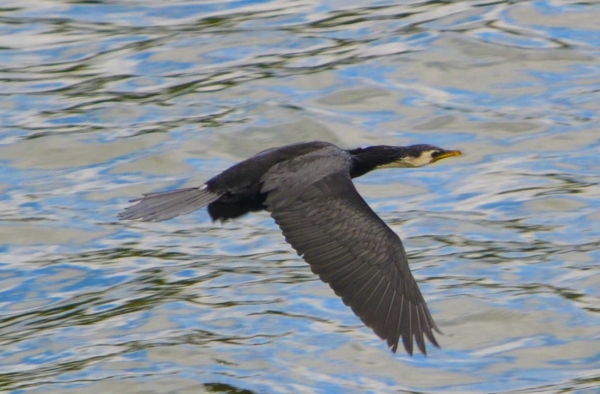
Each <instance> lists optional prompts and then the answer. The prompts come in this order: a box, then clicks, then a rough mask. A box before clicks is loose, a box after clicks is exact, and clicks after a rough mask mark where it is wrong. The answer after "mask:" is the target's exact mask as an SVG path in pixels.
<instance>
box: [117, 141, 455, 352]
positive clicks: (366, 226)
mask: <svg viewBox="0 0 600 394" xmlns="http://www.w3.org/2000/svg"><path fill="white" fill-rule="evenodd" d="M458 155H460V152H458V151H446V150H443V149H440V148H437V147H434V146H431V145H413V146H408V147H392V146H372V147H367V148H358V149H351V150H343V149H340V148H338V147H336V146H335V145H332V144H330V143H327V142H320V141H313V142H307V143H300V144H293V145H286V146H282V147H279V148H272V149H268V150H265V151H263V152H260V153H258V154H257V155H255V156H253V157H251V158H249V159H247V160H244V161H242V162H240V163H238V164H236V165H234V166H232V167H230V168H229V169H227V170H225V171H223V172H222V173H221V174H219V175H217V176H215V177H214V178H212V179H210V180H209V181H208V182H206V183H205V184H204V185H203V186H201V187H196V188H188V189H180V190H174V191H168V192H159V193H151V194H146V195H144V197H142V198H140V199H137V200H133V201H136V202H137V204H135V205H133V206H131V207H128V208H126V209H125V211H124V212H122V213H121V214H120V215H119V216H120V218H121V219H141V220H143V221H161V220H167V219H170V218H173V217H175V216H178V215H183V214H186V213H190V212H192V211H195V210H197V209H200V208H202V207H204V206H207V205H208V213H209V214H210V216H211V218H212V219H213V220H221V221H223V220H227V219H234V218H237V217H239V216H242V215H244V214H246V213H248V212H250V211H259V210H262V209H266V210H268V211H269V212H271V216H272V217H273V218H274V219H275V222H276V223H277V224H278V225H279V227H280V228H281V231H282V232H283V235H284V236H285V239H286V240H287V241H288V242H289V243H290V244H291V245H292V247H293V248H294V249H295V250H296V251H297V252H298V255H300V256H303V258H304V260H306V262H307V263H308V264H310V268H311V270H312V271H313V272H314V273H315V274H317V275H319V277H320V278H321V280H323V281H324V282H326V283H328V284H329V286H331V288H332V289H333V290H334V292H335V293H336V294H337V295H338V296H340V297H341V298H342V300H343V301H344V303H345V304H346V305H348V306H350V307H351V308H352V311H354V313H355V314H356V315H357V316H359V317H360V318H361V320H362V321H363V322H364V323H365V324H366V325H367V326H368V327H371V328H372V329H373V331H374V332H375V333H376V334H377V335H378V336H380V337H381V338H382V339H385V340H386V341H387V344H388V346H389V347H390V348H391V349H392V351H393V352H396V349H397V347H398V341H399V339H400V337H402V343H403V344H404V347H405V349H406V351H407V352H408V353H409V354H411V355H412V353H413V337H414V340H415V341H416V343H417V346H418V348H419V350H420V351H421V352H422V353H423V354H426V349H425V341H424V337H426V338H427V339H428V340H429V342H431V343H432V344H434V345H435V346H439V345H438V343H437V341H436V339H435V337H434V335H433V330H436V331H438V332H439V329H438V328H437V326H436V324H435V322H434V321H433V318H432V317H431V314H430V313H429V310H428V309H427V305H426V304H425V300H424V299H423V296H422V295H421V292H420V291H419V288H418V286H417V283H416V281H415V280H414V278H413V276H412V274H411V272H410V268H409V266H408V262H407V260H406V253H405V251H404V247H403V246H402V242H401V241H400V238H399V237H398V236H397V235H396V234H395V233H394V232H393V231H392V230H391V229H390V228H389V227H388V226H387V225H386V224H385V223H384V222H383V221H382V220H381V219H380V218H379V217H378V216H377V215H376V214H375V212H373V211H372V210H371V208H370V207H369V206H368V205H367V203H366V202H365V201H364V200H363V198H362V197H361V196H360V195H359V194H358V192H357V191H356V188H355V187H354V184H353V183H352V180H351V179H352V178H356V177H358V176H361V175H364V174H366V173H367V172H369V171H372V170H374V169H377V168H388V167H420V166H423V165H427V164H430V163H433V162H435V161H438V160H441V159H443V158H446V157H451V156H458Z"/></svg>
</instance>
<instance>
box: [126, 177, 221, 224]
mask: <svg viewBox="0 0 600 394" xmlns="http://www.w3.org/2000/svg"><path fill="white" fill-rule="evenodd" d="M219 197H221V195H220V194H216V193H213V192H211V191H209V190H208V189H207V187H206V185H205V186H202V187H190V188H187V189H178V190H171V191H167V192H158V193H149V194H144V197H142V198H138V199H136V200H131V202H137V204H135V205H132V206H130V207H127V208H125V211H123V212H121V213H119V219H121V220H128V219H142V221H144V222H150V221H156V222H160V221H163V220H167V219H171V218H174V217H175V216H179V215H185V214H186V213H190V212H193V211H195V210H197V209H200V208H202V207H204V206H206V205H208V204H210V203H211V202H213V201H215V200H217V199H218V198H219Z"/></svg>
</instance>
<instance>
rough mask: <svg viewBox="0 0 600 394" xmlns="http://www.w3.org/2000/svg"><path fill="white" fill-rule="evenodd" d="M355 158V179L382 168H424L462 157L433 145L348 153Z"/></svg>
mask: <svg viewBox="0 0 600 394" xmlns="http://www.w3.org/2000/svg"><path fill="white" fill-rule="evenodd" d="M348 152H349V153H350V154H351V155H352V156H353V158H354V160H353V166H352V170H351V175H352V177H353V178H355V177H357V176H361V175H364V174H366V173H367V172H369V171H373V170H376V169H380V168H414V167H423V166H426V165H428V164H431V163H435V162H436V161H440V160H442V159H445V158H447V157H453V156H460V155H461V153H460V151H458V150H445V149H442V148H438V147H437V146H433V145H425V144H420V145H410V146H387V145H379V146H370V147H367V148H358V149H352V150H349V151H348Z"/></svg>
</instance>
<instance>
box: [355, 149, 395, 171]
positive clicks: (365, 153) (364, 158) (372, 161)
mask: <svg viewBox="0 0 600 394" xmlns="http://www.w3.org/2000/svg"><path fill="white" fill-rule="evenodd" d="M348 153H350V154H351V155H352V165H351V166H350V177H351V178H358V177H359V176H363V175H365V174H366V173H368V172H371V171H373V170H375V169H377V167H380V166H382V165H385V164H387V163H388V162H389V159H388V158H386V157H385V156H383V155H381V154H379V153H378V152H377V150H375V149H373V147H368V148H356V149H350V150H348Z"/></svg>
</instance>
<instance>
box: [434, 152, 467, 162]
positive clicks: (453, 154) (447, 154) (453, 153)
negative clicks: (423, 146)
mask: <svg viewBox="0 0 600 394" xmlns="http://www.w3.org/2000/svg"><path fill="white" fill-rule="evenodd" d="M460 155H462V153H461V152H460V151H459V150H447V151H445V152H444V153H442V154H440V155H439V156H436V157H434V158H433V160H431V162H432V163H435V162H436V161H440V160H442V159H446V158H448V157H454V156H460Z"/></svg>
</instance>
